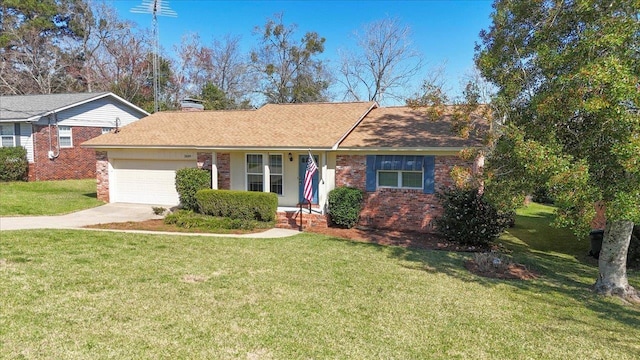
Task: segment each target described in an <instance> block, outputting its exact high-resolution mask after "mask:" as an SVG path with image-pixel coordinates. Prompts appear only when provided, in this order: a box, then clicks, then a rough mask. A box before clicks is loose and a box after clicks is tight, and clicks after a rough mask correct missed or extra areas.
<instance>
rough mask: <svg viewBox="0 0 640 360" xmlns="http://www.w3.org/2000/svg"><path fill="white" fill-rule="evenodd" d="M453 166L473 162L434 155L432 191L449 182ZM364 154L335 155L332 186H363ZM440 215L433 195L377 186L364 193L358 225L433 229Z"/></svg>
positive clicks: (362, 188) (470, 165)
mask: <svg viewBox="0 0 640 360" xmlns="http://www.w3.org/2000/svg"><path fill="white" fill-rule="evenodd" d="M454 165H459V166H468V167H472V166H473V163H472V162H468V161H464V160H461V159H460V158H458V157H457V156H436V158H435V190H436V192H438V191H440V190H442V189H444V188H446V187H450V186H452V185H453V179H452V178H451V176H450V175H449V172H450V171H451V168H452V167H453V166H454ZM366 170H367V165H366V156H365V155H338V156H337V157H336V187H340V186H351V187H355V188H358V189H360V190H362V191H365V189H366V187H365V186H366ZM440 214H442V206H440V204H439V202H438V199H437V197H436V195H435V194H424V193H423V192H422V190H413V189H378V190H376V191H373V192H366V191H365V194H364V206H363V210H362V212H361V213H360V221H359V225H360V226H367V227H372V228H379V229H394V230H404V231H418V232H433V230H434V228H433V220H434V219H435V218H436V217H438V216H440Z"/></svg>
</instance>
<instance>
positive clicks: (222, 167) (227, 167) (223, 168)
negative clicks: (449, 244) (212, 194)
mask: <svg viewBox="0 0 640 360" xmlns="http://www.w3.org/2000/svg"><path fill="white" fill-rule="evenodd" d="M216 160H217V162H216V166H217V167H218V189H222V190H229V189H231V154H229V153H216ZM198 167H199V168H201V169H209V170H211V153H209V152H199V153H198Z"/></svg>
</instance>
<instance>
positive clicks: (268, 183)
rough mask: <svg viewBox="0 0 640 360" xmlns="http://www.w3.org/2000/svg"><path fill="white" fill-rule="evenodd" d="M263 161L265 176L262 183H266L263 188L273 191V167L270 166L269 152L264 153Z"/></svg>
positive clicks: (263, 189) (265, 190)
mask: <svg viewBox="0 0 640 360" xmlns="http://www.w3.org/2000/svg"><path fill="white" fill-rule="evenodd" d="M262 157H263V159H265V160H263V162H262V166H263V169H264V171H263V173H264V176H263V178H262V183H263V184H264V187H263V188H262V191H263V192H271V168H270V167H269V153H267V154H264V155H263V156H262Z"/></svg>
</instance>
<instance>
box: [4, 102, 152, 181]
mask: <svg viewBox="0 0 640 360" xmlns="http://www.w3.org/2000/svg"><path fill="white" fill-rule="evenodd" d="M147 115H149V113H147V112H146V111H144V110H142V109H141V108H139V107H137V106H135V105H133V104H131V103H129V102H128V101H126V100H124V99H122V98H120V97H118V96H117V95H115V94H113V93H110V92H100V93H75V94H47V95H8V96H4V95H3V96H0V137H1V140H2V141H1V142H0V147H13V146H22V147H24V148H25V149H26V150H27V160H28V162H29V173H28V180H29V181H34V180H66V179H85V178H94V177H95V176H96V167H95V162H96V156H95V151H93V150H91V149H86V148H82V147H80V144H81V143H83V142H84V141H86V140H89V139H91V138H94V137H96V136H100V135H101V134H103V133H105V132H109V131H114V130H115V129H116V128H120V127H122V126H125V125H127V124H130V123H132V122H134V121H137V120H139V119H141V118H143V117H145V116H147Z"/></svg>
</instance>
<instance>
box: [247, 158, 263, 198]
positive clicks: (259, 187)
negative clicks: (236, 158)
mask: <svg viewBox="0 0 640 360" xmlns="http://www.w3.org/2000/svg"><path fill="white" fill-rule="evenodd" d="M247 190H248V191H264V167H263V166H262V154H247Z"/></svg>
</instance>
